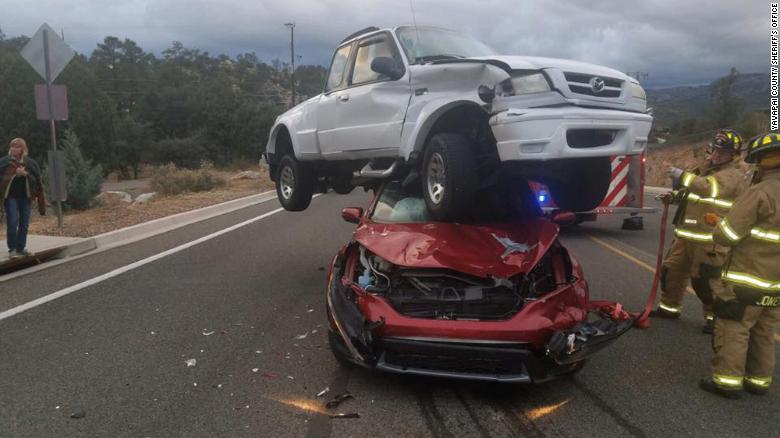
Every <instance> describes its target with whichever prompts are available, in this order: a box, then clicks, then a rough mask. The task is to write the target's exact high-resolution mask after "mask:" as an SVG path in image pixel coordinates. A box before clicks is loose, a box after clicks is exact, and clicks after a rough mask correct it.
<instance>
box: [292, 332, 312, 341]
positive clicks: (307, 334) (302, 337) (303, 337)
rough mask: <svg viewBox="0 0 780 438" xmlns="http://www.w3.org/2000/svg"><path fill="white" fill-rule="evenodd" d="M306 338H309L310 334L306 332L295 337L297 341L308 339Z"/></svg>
mask: <svg viewBox="0 0 780 438" xmlns="http://www.w3.org/2000/svg"><path fill="white" fill-rule="evenodd" d="M306 336H309V332H306V333H304V334H302V335H298V336H296V337H295V339H306Z"/></svg>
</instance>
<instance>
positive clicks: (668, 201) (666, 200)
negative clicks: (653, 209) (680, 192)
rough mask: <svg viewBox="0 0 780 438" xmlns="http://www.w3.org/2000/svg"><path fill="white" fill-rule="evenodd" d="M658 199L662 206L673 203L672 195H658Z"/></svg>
mask: <svg viewBox="0 0 780 438" xmlns="http://www.w3.org/2000/svg"><path fill="white" fill-rule="evenodd" d="M658 199H660V200H661V202H663V203H664V204H666V205H669V204H671V203H672V202H674V194H672V193H664V194H663V195H659V196H658Z"/></svg>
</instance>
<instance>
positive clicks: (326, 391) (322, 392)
mask: <svg viewBox="0 0 780 438" xmlns="http://www.w3.org/2000/svg"><path fill="white" fill-rule="evenodd" d="M328 392H330V386H326V387H325V389H323V390H322V391H320V392H318V393H317V397H322V396H323V395H325V394H327V393H328Z"/></svg>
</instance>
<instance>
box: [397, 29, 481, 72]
mask: <svg viewBox="0 0 780 438" xmlns="http://www.w3.org/2000/svg"><path fill="white" fill-rule="evenodd" d="M396 34H397V35H398V40H399V41H401V46H403V48H404V52H405V53H406V57H407V58H409V63H410V64H418V63H421V62H427V61H438V60H442V59H457V58H471V57H475V56H489V55H494V54H495V51H494V50H493V49H491V48H490V47H488V46H487V45H485V44H484V43H482V42H481V41H479V40H476V39H474V38H472V37H470V36H468V35H463V34H461V33H457V32H453V31H450V30H445V29H436V28H430V27H401V28H398V30H397V31H396Z"/></svg>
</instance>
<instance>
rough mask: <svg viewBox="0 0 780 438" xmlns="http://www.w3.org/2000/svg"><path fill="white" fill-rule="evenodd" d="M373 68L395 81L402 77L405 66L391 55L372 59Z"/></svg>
mask: <svg viewBox="0 0 780 438" xmlns="http://www.w3.org/2000/svg"><path fill="white" fill-rule="evenodd" d="M371 70H372V71H375V72H377V73H379V74H380V75H384V76H387V77H388V78H390V79H391V80H393V81H396V80H398V79H401V77H402V76H403V75H404V66H403V65H402V64H401V62H400V61H398V60H396V59H394V58H390V57H389V56H378V57H376V58H374V60H373V61H371Z"/></svg>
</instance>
